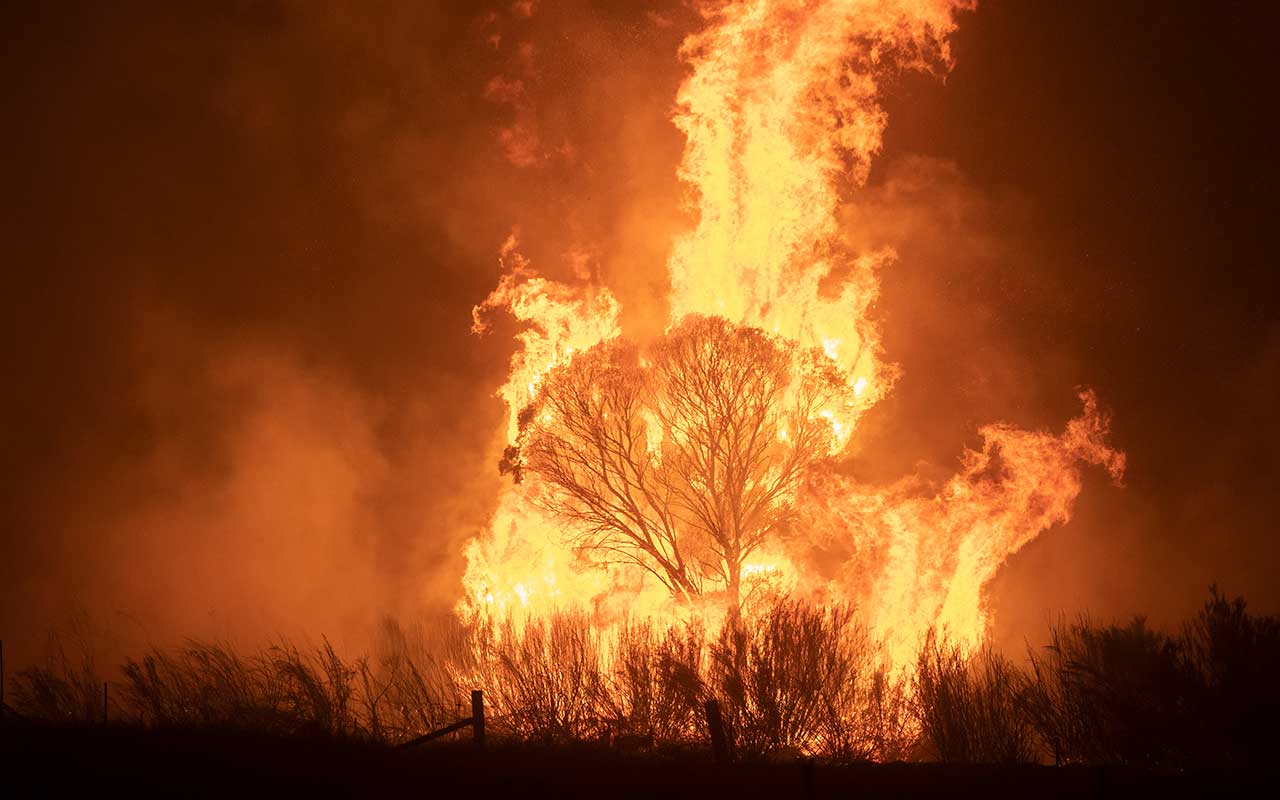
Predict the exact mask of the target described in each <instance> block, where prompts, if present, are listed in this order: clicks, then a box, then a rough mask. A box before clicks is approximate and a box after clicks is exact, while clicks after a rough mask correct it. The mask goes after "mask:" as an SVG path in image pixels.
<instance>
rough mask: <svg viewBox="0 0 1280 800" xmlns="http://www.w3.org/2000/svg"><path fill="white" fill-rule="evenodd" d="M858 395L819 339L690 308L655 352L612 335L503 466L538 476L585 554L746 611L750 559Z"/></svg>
mask: <svg viewBox="0 0 1280 800" xmlns="http://www.w3.org/2000/svg"><path fill="white" fill-rule="evenodd" d="M848 392H849V387H848V384H847V382H846V381H845V380H844V379H843V376H842V375H841V374H840V372H839V370H838V369H837V367H836V365H835V364H834V363H833V362H831V360H830V359H828V358H826V357H825V356H824V355H823V354H822V352H821V351H819V350H813V349H803V348H799V347H797V346H796V345H795V344H794V343H791V342H787V341H784V340H782V339H780V338H778V337H775V336H771V335H769V334H766V333H765V332H764V331H761V330H759V329H757V328H748V327H743V326H738V325H734V324H733V323H730V322H728V321H726V320H724V319H721V318H719V317H700V316H692V317H687V318H685V319H684V320H683V321H682V322H681V323H680V324H678V325H677V326H675V327H674V328H673V329H672V330H670V331H669V332H668V333H667V334H666V335H665V336H663V337H662V338H660V339H659V340H658V341H657V342H656V343H654V345H653V346H651V347H650V348H649V349H648V351H647V352H645V353H641V351H640V350H639V348H637V347H636V346H635V345H633V344H631V343H629V342H626V341H623V340H613V341H609V342H604V343H601V344H600V345H597V346H596V347H595V348H592V349H591V350H589V351H587V352H585V353H581V354H579V355H578V356H576V357H575V358H574V359H573V360H572V361H570V362H569V363H568V364H565V365H563V366H560V367H558V368H556V369H555V370H553V371H552V372H550V373H549V374H548V375H547V376H546V379H545V380H544V381H543V383H542V385H541V387H540V389H539V392H538V395H537V397H536V398H535V400H534V402H533V404H531V405H530V406H529V407H528V408H527V409H525V410H524V412H523V413H522V414H521V419H520V422H521V434H520V440H519V441H518V442H517V444H516V445H515V446H513V447H512V448H510V449H509V450H508V452H507V454H506V457H505V458H504V460H503V469H504V472H505V471H510V472H513V473H514V475H515V478H516V479H517V480H520V479H521V478H522V476H523V475H524V473H526V472H528V473H531V474H533V475H535V476H536V477H537V478H538V479H539V485H538V491H537V492H536V496H537V497H538V499H539V502H540V503H541V504H542V505H543V506H544V507H545V508H547V509H549V510H550V511H552V512H553V513H554V514H556V515H557V516H559V517H560V518H562V519H564V520H565V521H566V522H568V523H569V525H568V527H569V529H570V531H571V535H572V536H573V537H574V543H575V545H576V546H577V547H578V548H579V549H580V551H582V552H584V553H586V554H588V555H590V556H593V557H596V558H598V559H600V560H603V561H611V562H615V563H617V562H621V563H627V564H631V565H634V566H636V567H639V568H641V569H643V570H645V571H647V572H648V573H650V574H652V575H653V576H654V577H656V578H657V579H658V580H659V581H661V582H662V583H663V584H664V585H665V586H666V587H667V588H668V589H669V590H670V591H671V592H672V594H673V595H675V596H677V597H679V598H682V599H686V600H688V599H693V598H696V597H700V596H703V595H706V594H710V593H711V592H723V593H724V597H725V600H726V603H727V604H728V607H729V609H730V611H731V612H732V613H736V611H737V608H738V606H739V603H740V602H741V576H742V565H743V563H744V561H746V559H747V558H748V557H749V556H750V555H751V553H752V552H754V551H755V550H756V549H758V548H759V547H760V545H761V544H762V543H764V542H765V540H766V539H767V538H768V537H769V536H770V534H772V533H773V532H775V531H776V529H777V528H778V526H779V524H780V523H781V522H783V520H784V519H785V518H786V517H787V515H788V514H789V512H790V508H791V502H792V499H793V497H794V495H795V492H796V489H797V488H798V486H799V483H800V481H801V479H802V478H803V476H804V473H805V470H806V469H807V468H808V467H809V466H810V465H811V464H813V463H814V462H815V461H816V460H818V459H821V458H824V457H826V456H827V455H828V454H829V453H830V451H831V448H832V446H833V444H834V442H835V438H834V433H833V426H832V422H831V415H832V413H834V412H837V411H838V410H839V407H840V404H842V403H846V402H849V400H850V398H851V395H850V394H848Z"/></svg>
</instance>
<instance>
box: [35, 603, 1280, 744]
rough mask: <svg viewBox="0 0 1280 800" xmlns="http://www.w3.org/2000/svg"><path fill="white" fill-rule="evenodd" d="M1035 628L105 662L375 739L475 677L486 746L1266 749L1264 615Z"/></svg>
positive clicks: (451, 622)
mask: <svg viewBox="0 0 1280 800" xmlns="http://www.w3.org/2000/svg"><path fill="white" fill-rule="evenodd" d="M1051 633H1052V642H1051V644H1050V645H1049V646H1048V647H1047V648H1045V649H1043V650H1040V651H1032V652H1030V653H1029V654H1028V655H1029V657H1028V659H1027V666H1026V668H1023V667H1020V666H1019V665H1018V664H1017V663H1015V662H1014V661H1013V660H1011V659H1009V658H1007V657H1005V656H1003V655H1001V654H998V653H996V652H994V651H992V650H990V649H980V650H977V651H975V652H965V651H964V650H962V649H961V648H960V647H958V646H957V645H956V644H954V643H953V642H950V641H948V640H947V639H946V638H945V637H944V636H941V635H930V636H929V637H928V638H927V639H926V640H925V642H924V643H923V644H922V646H921V647H920V649H919V653H918V658H917V660H916V662H915V663H914V665H912V666H911V667H910V668H907V669H898V670H892V669H889V667H888V664H887V662H886V661H885V660H884V659H883V656H882V649H881V648H880V647H879V646H878V645H877V644H876V643H875V642H874V641H873V640H872V638H871V637H870V636H869V635H868V633H867V630H866V629H865V628H864V627H863V626H862V625H861V624H860V623H859V622H858V620H857V617H856V615H855V614H854V613H853V611H852V610H851V609H849V608H847V607H832V608H817V607H813V606H810V605H807V604H804V603H801V602H797V601H794V600H785V599H784V600H779V601H776V602H774V603H772V604H768V605H765V606H764V607H763V608H762V609H761V610H760V611H759V612H758V613H756V614H753V615H752V616H750V617H747V618H744V620H743V622H742V624H741V625H740V626H738V627H736V628H735V627H732V626H727V627H726V628H725V629H724V630H723V631H722V632H721V633H719V634H718V635H715V636H709V635H708V634H707V633H706V631H705V630H703V629H701V628H700V627H698V626H696V625H694V626H686V627H672V628H661V627H659V626H656V625H654V624H653V623H651V622H647V621H632V622H629V623H626V624H623V625H620V626H617V627H614V628H611V629H607V630H601V629H599V628H597V627H596V626H595V625H593V623H592V621H591V620H590V619H589V618H588V617H586V616H584V615H582V614H571V613H565V614H559V615H553V616H549V617H545V618H540V619H536V620H531V621H529V622H528V623H527V624H526V625H524V626H523V627H521V628H517V627H516V626H514V625H513V624H512V623H510V622H507V623H504V624H502V625H478V626H466V625H464V624H462V623H461V622H459V621H458V620H456V619H454V618H447V619H442V620H438V621H436V622H434V623H432V624H424V625H421V626H419V627H415V628H411V629H407V630H406V629H404V628H401V627H400V626H398V625H396V624H393V623H387V624H386V625H385V626H384V628H383V629H382V631H381V634H380V637H379V642H378V645H377V647H376V648H374V650H373V652H372V653H371V654H370V655H368V656H364V657H361V658H357V659H354V660H345V659H344V658H343V657H342V656H341V655H339V654H338V653H337V652H336V651H335V650H334V648H333V647H332V646H330V645H329V644H328V643H327V642H322V643H321V644H320V645H319V646H317V647H313V648H309V649H308V648H300V647H298V646H296V645H293V644H291V643H288V642H279V643H276V644H274V645H272V646H269V647H267V648H264V649H262V650H259V651H257V652H254V653H250V654H247V655H246V654H240V653H237V652H235V651H234V650H233V649H232V648H231V647H229V646H227V645H225V644H216V643H208V642H204V643H199V642H191V643H188V644H187V645H184V646H182V647H179V648H176V649H172V650H153V651H151V652H149V653H146V654H144V655H142V656H140V657H138V658H134V659H129V660H128V661H127V662H126V663H125V665H124V667H123V671H122V677H121V679H120V680H119V681H118V682H117V683H116V684H115V685H114V686H115V688H114V691H113V692H112V697H113V701H112V705H111V707H110V708H109V709H108V714H109V716H110V719H111V721H112V722H113V723H116V724H126V723H130V724H142V725H144V726H146V727H149V728H159V729H217V730H231V731H244V732H252V733H255V734H261V733H266V734H272V735H288V736H294V735H307V736H324V737H329V738H334V737H336V738H346V739H354V740H361V741H369V742H381V743H388V744H392V743H398V742H403V741H407V740H409V739H411V738H413V737H416V736H420V735H422V734H424V733H426V732H429V731H431V730H434V729H437V728H440V727H442V726H444V725H447V724H449V723H452V722H454V721H456V720H457V719H459V718H460V717H465V716H468V715H469V710H468V709H469V705H468V702H469V694H470V691H471V690H472V689H473V688H481V689H483V691H484V694H485V702H486V706H487V709H488V715H489V730H490V736H491V737H492V738H494V739H496V740H499V741H502V740H505V741H512V742H536V743H539V744H544V745H567V744H582V743H592V744H595V745H601V746H602V745H612V746H613V747H614V748H615V749H620V750H646V751H650V750H651V751H656V752H658V751H660V752H675V751H679V752H693V751H698V750H705V749H706V748H707V747H708V744H709V742H708V732H707V723H706V718H705V716H704V704H705V703H706V701H708V700H712V699H714V700H716V701H717V702H718V703H719V704H720V707H721V709H722V712H723V718H724V723H725V728H726V737H727V740H728V744H729V747H730V750H731V752H732V755H733V756H734V758H735V759H737V760H740V761H751V760H761V759H764V760H776V759H779V758H781V759H787V758H796V757H811V758H819V759H822V760H824V761H829V762H861V761H879V762H886V761H896V760H923V761H942V762H949V763H987V764H1021V763H1034V762H1042V763H1045V762H1048V763H1060V764H1069V763H1087V764H1124V765H1130V766H1144V767H1176V766H1189V765H1212V766H1248V765H1251V764H1252V765H1256V764H1259V763H1261V761H1262V759H1264V758H1266V757H1267V755H1268V754H1269V753H1271V752H1273V751H1274V748H1275V746H1276V745H1277V744H1278V742H1277V741H1276V734H1275V729H1274V726H1272V725H1269V724H1267V723H1268V720H1269V719H1272V718H1273V715H1274V713H1275V711H1276V709H1277V708H1280V702H1278V700H1280V694H1278V692H1277V689H1276V684H1275V682H1274V679H1273V678H1274V675H1275V672H1276V670H1277V669H1278V668H1280V621H1278V620H1277V618H1275V617H1268V616H1258V615H1253V614H1250V613H1249V612H1248V611H1247V610H1246V608H1245V605H1244V602H1243V601H1242V600H1238V599H1237V600H1228V599H1227V598H1225V597H1223V596H1222V595H1220V594H1218V593H1217V591H1216V590H1214V592H1213V593H1212V595H1211V597H1210V599H1209V601H1208V602H1207V603H1206V604H1205V606H1204V607H1203V608H1202V610H1201V611H1200V612H1199V614H1197V615H1196V617H1195V618H1194V619H1193V620H1191V621H1190V622H1188V623H1187V624H1186V625H1185V626H1184V628H1183V630H1182V631H1181V632H1180V633H1178V634H1176V635H1170V634H1165V633H1160V632H1157V631H1154V630H1152V629H1150V628H1149V627H1147V626H1146V624H1145V623H1144V621H1143V620H1142V619H1140V618H1139V619H1136V620H1134V621H1133V622H1132V623H1129V624H1126V625H1116V624H1112V625H1100V624H1096V623H1093V622H1090V621H1089V620H1087V619H1081V620H1078V621H1076V622H1074V623H1070V624H1067V623H1059V624H1058V625H1056V626H1054V628H1053V629H1052V632H1051ZM101 687H102V680H101V677H100V675H99V673H98V672H97V670H96V667H95V664H94V663H93V660H92V659H91V658H88V657H82V656H76V655H72V654H71V653H69V652H68V651H67V650H65V649H62V648H55V649H54V650H53V655H52V657H51V658H50V659H49V660H48V661H47V662H46V663H44V664H42V665H40V666H36V667H32V668H29V669H27V670H25V671H23V672H22V673H20V674H19V675H18V676H17V680H16V686H15V690H14V692H13V697H12V704H13V706H14V708H15V709H16V710H17V711H18V712H19V713H21V714H22V715H24V716H25V717H26V718H28V719H32V720H48V721H53V722H62V723H66V722H90V721H97V720H100V719H101V715H102V712H103V706H102V696H101ZM460 735H461V736H465V735H466V734H460Z"/></svg>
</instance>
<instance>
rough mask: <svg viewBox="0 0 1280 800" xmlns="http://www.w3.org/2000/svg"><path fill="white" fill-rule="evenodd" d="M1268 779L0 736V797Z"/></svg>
mask: <svg viewBox="0 0 1280 800" xmlns="http://www.w3.org/2000/svg"><path fill="white" fill-rule="evenodd" d="M1276 777H1277V773H1274V772H1256V771H1255V772H1229V771H1207V770H1196V771H1185V772H1152V771H1144V770H1137V769H1125V768H1119V767H1107V768H1096V767H1064V768H1061V769H1058V768H1054V767H1035V766H1033V767H985V766H952V765H941V764H863V765H846V766H831V765H824V764H812V763H809V764H806V763H797V762H794V761H792V762H785V763H773V764H738V765H734V766H732V767H719V766H717V765H716V764H714V763H712V762H711V761H709V760H708V759H706V758H704V757H702V756H701V755H699V754H685V755H678V756H659V755H653V754H632V755H625V756H624V755H620V754H616V753H612V752H608V751H596V750H577V749H570V748H559V749H541V748H530V747H504V746H500V745H499V746H492V747H490V748H489V749H488V750H486V751H483V752H478V751H477V750H476V749H475V748H474V747H472V746H471V745H470V744H469V743H445V744H432V745H425V746H422V747H420V748H416V749H414V750H408V751H395V750H390V749H387V748H385V747H380V746H371V745H364V744H359V743H352V742H346V741H335V740H332V739H315V740H308V739H298V738H293V739H282V738H263V737H256V736H252V735H245V734H242V733H241V734H233V733H225V734H222V733H209V732H177V731H145V730H141V729H127V728H120V729H111V728H59V729H52V728H32V727H22V728H0V796H3V797H13V798H19V797H46V796H63V795H72V794H75V795H81V794H84V795H87V796H102V797H107V796H122V797H128V798H138V797H157V796H162V797H172V796H181V797H218V798H223V799H224V800H238V799H239V798H244V797H263V796H271V797H277V798H281V797H302V796H305V797H352V796H371V797H373V796H382V797H409V796H412V797H459V798H467V797H497V796H502V797H517V798H525V797H544V796H552V797H594V798H599V799H600V800H616V799H617V798H630V797H636V798H640V797H643V798H662V799H664V800H665V798H682V797H696V798H700V800H710V798H719V797H733V798H738V797H770V798H773V797H815V798H817V797H851V798H853V797H856V798H864V797H865V798H878V797H919V796H976V797H984V798H1003V797H1017V798H1049V797H1137V796H1142V797H1146V796H1155V797H1203V796H1223V795H1229V796H1241V797H1252V796H1267V795H1272V796H1274V794H1273V793H1274V792H1275V788H1276V785H1277V781H1276Z"/></svg>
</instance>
